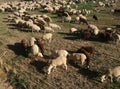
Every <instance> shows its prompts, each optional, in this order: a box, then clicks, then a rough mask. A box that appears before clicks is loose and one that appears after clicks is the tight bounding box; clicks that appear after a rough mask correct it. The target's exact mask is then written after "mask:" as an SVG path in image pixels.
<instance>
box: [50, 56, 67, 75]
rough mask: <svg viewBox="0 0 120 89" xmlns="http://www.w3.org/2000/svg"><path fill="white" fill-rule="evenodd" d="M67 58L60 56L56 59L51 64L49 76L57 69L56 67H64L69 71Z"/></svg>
mask: <svg viewBox="0 0 120 89" xmlns="http://www.w3.org/2000/svg"><path fill="white" fill-rule="evenodd" d="M66 62H67V58H66V57H64V56H59V57H57V58H56V59H53V60H52V61H51V63H50V66H49V68H48V74H50V72H51V70H52V69H53V68H54V69H55V68H56V66H60V65H64V66H65V68H66V70H67V64H66Z"/></svg>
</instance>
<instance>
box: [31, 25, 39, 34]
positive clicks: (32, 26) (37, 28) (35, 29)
mask: <svg viewBox="0 0 120 89" xmlns="http://www.w3.org/2000/svg"><path fill="white" fill-rule="evenodd" d="M29 26H30V28H31V29H32V32H33V31H37V32H39V31H40V30H41V28H40V27H39V26H37V25H36V24H29Z"/></svg>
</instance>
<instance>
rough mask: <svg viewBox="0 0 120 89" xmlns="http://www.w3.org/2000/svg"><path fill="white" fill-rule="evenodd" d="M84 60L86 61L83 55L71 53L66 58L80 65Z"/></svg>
mask: <svg viewBox="0 0 120 89" xmlns="http://www.w3.org/2000/svg"><path fill="white" fill-rule="evenodd" d="M86 59H87V57H86V55H85V54H84V53H72V54H70V55H69V56H68V60H72V61H80V62H81V65H83V64H84V62H85V60H86Z"/></svg>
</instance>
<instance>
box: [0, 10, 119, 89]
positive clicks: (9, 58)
mask: <svg viewBox="0 0 120 89" xmlns="http://www.w3.org/2000/svg"><path fill="white" fill-rule="evenodd" d="M8 14H9V13H0V24H1V25H0V49H1V51H0V53H3V52H4V51H7V53H6V54H5V55H4V56H3V57H2V60H3V65H2V67H1V69H2V70H3V71H4V73H6V74H7V78H8V80H7V82H9V83H10V84H11V85H12V86H13V87H14V88H15V89H33V88H35V89H73V88H74V89H119V87H120V84H119V83H116V82H115V83H110V82H109V81H107V82H105V83H100V82H99V76H100V75H101V73H102V72H104V71H105V70H106V69H108V68H109V67H110V68H111V67H114V66H117V65H119V64H120V54H119V53H120V48H119V47H120V43H119V44H118V45H115V44H114V43H104V42H99V41H84V40H82V39H78V38H74V36H70V35H68V32H69V28H70V27H77V28H86V25H83V24H72V23H61V22H59V21H60V19H58V18H56V15H53V14H48V15H49V16H51V17H52V18H53V19H54V21H53V22H56V23H57V24H59V25H60V26H61V27H62V30H56V31H55V33H54V39H53V40H52V43H51V44H46V45H45V49H46V51H45V54H46V55H49V54H50V51H51V50H55V49H66V50H69V51H75V50H77V49H78V48H80V47H81V46H83V45H84V46H85V45H86V46H87V45H93V46H95V48H96V50H97V51H98V52H96V53H95V56H94V57H93V59H92V63H93V65H92V66H91V69H90V70H88V69H85V68H81V67H79V66H77V65H75V64H71V63H68V70H67V71H66V70H64V68H62V67H58V68H57V70H55V71H54V72H52V73H51V74H50V75H48V76H47V75H46V72H47V66H45V65H46V64H45V63H44V62H42V61H33V60H34V59H33V60H32V59H29V58H25V57H23V56H22V54H21V49H20V48H19V43H20V41H21V39H23V38H26V39H29V38H30V37H31V36H34V37H38V38H40V37H41V36H42V34H43V33H39V34H38V33H31V32H22V31H19V30H18V29H11V26H9V25H8V24H9V23H8V22H5V20H6V19H4V18H6V17H7V15H8ZM31 14H43V13H41V12H38V11H34V12H31ZM97 16H98V17H99V21H98V22H94V21H93V19H92V14H91V15H89V16H88V18H89V21H90V22H91V23H94V24H96V25H97V26H98V27H99V28H100V30H104V28H105V27H109V26H110V27H115V26H114V25H119V23H120V21H119V20H117V19H116V18H120V16H116V15H112V14H109V13H108V11H106V9H105V10H104V11H102V12H100V13H97ZM114 19H116V20H114ZM117 29H118V30H120V28H117Z"/></svg>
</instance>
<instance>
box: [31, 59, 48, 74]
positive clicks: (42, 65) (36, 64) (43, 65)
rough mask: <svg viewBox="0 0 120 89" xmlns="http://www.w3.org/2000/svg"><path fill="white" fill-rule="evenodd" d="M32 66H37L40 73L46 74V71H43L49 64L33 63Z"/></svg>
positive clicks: (42, 62)
mask: <svg viewBox="0 0 120 89" xmlns="http://www.w3.org/2000/svg"><path fill="white" fill-rule="evenodd" d="M30 64H31V65H33V66H35V68H36V70H37V71H38V72H39V73H42V74H45V71H44V70H43V69H44V67H46V66H47V62H45V61H32V62H31V63H30Z"/></svg>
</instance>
